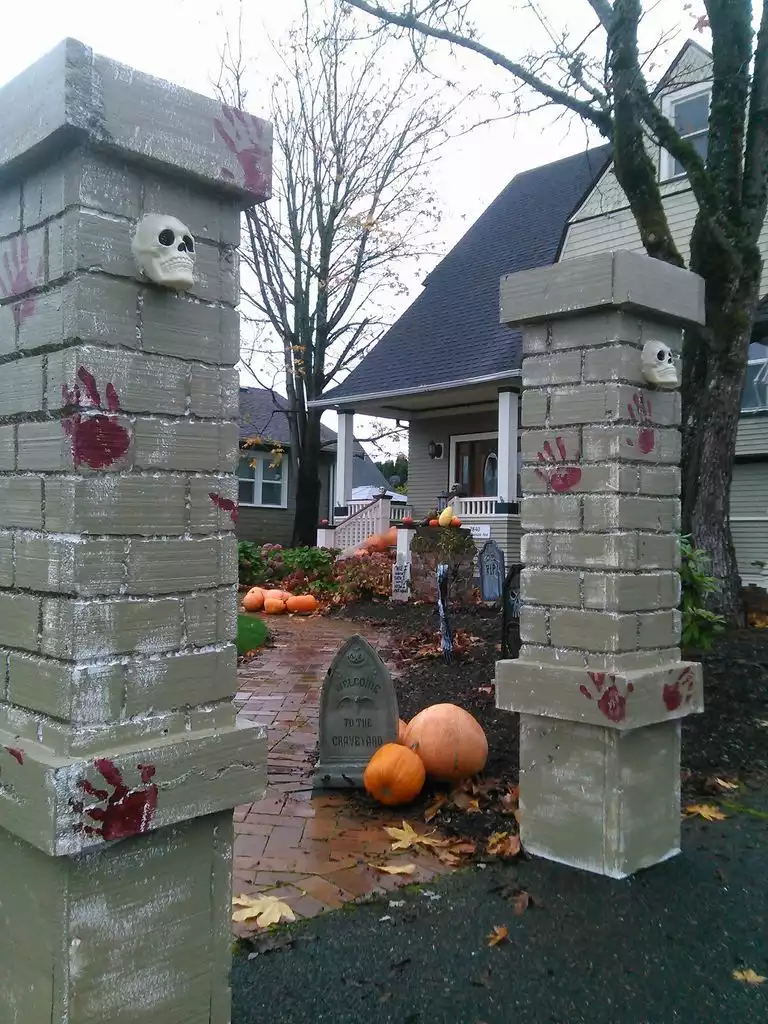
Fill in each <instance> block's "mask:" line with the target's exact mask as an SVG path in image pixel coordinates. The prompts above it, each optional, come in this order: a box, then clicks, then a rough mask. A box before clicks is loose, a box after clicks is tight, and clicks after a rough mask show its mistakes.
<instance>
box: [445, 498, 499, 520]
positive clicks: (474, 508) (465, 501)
mask: <svg viewBox="0 0 768 1024" xmlns="http://www.w3.org/2000/svg"><path fill="white" fill-rule="evenodd" d="M496 501H497V499H496V498H455V499H454V501H453V507H454V509H456V511H457V515H458V516H459V518H460V519H465V518H469V517H472V516H495V515H496ZM457 505H458V509H457V508H456V506H457Z"/></svg>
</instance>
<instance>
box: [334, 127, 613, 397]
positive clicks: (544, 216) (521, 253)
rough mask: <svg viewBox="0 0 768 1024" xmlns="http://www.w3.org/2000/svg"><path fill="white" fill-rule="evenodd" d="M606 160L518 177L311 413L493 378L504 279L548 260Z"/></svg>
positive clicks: (505, 339)
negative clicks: (382, 396) (379, 396)
mask: <svg viewBox="0 0 768 1024" xmlns="http://www.w3.org/2000/svg"><path fill="white" fill-rule="evenodd" d="M609 156H610V147H609V146H599V147H596V148H594V149H590V150H587V151H586V152H582V153H579V154H577V155H576V156H570V157H565V158H564V159H563V160H557V161H555V162H554V163H551V164H545V165H544V166H543V167H536V168H534V169H533V170H530V171H524V172H523V173H522V174H518V175H517V176H516V177H515V178H513V179H512V181H511V182H510V183H509V185H507V187H506V188H505V189H504V190H503V191H502V192H501V193H500V194H499V195H498V196H497V197H496V199H495V200H494V201H493V202H492V203H491V205H490V206H489V207H488V208H487V209H486V210H485V211H484V212H483V213H482V214H481V215H480V217H479V218H478V219H477V220H476V221H475V223H474V224H473V225H472V226H471V227H470V228H469V230H468V231H467V232H466V234H465V235H464V236H463V237H462V238H461V239H460V240H459V241H458V242H457V243H456V245H455V246H454V247H453V249H452V250H451V251H450V252H449V253H448V255H447V256H445V257H444V258H443V259H442V260H441V261H440V263H438V265H437V266H436V267H435V269H434V270H433V271H432V272H431V273H430V274H429V276H428V277H427V279H426V281H425V283H424V289H423V290H422V291H421V292H420V294H419V295H418V296H417V297H416V299H415V300H414V302H413V303H411V305H410V306H409V307H408V309H406V311H405V312H404V313H403V314H402V316H401V317H400V318H399V319H398V320H397V321H396V322H395V323H394V324H393V326H392V327H391V328H390V329H389V330H388V331H387V333H386V334H385V335H384V336H383V337H382V338H381V340H380V341H379V342H378V344H377V345H376V346H375V347H374V348H373V349H372V350H371V352H370V353H369V354H368V355H367V356H366V357H365V359H363V360H362V361H361V362H360V363H359V364H358V365H357V366H356V367H355V369H354V370H353V371H352V372H351V373H350V375H349V376H348V377H347V378H346V380H345V381H343V383H342V384H340V385H339V386H338V387H337V388H334V389H333V390H332V391H329V392H327V394H325V395H323V397H322V399H319V400H318V401H317V402H315V403H314V404H315V405H323V406H331V405H335V404H337V403H342V404H343V403H345V402H350V401H353V400H354V399H355V398H358V399H360V398H362V397H363V396H366V397H368V396H375V395H377V394H386V395H393V394H397V393H398V392H400V391H402V392H411V393H412V392H413V391H414V390H415V389H421V388H434V387H446V386H448V385H451V384H462V383H465V382H467V381H471V380H478V379H483V378H488V377H489V378H494V377H501V376H503V375H504V372H505V371H506V373H507V374H509V373H514V371H516V370H518V369H519V367H520V333H519V331H514V330H510V328H509V327H507V326H506V325H504V324H501V323H499V281H500V279H501V277H502V275H503V274H509V273H515V272H517V271H520V270H532V269H533V268H534V267H542V266H548V265H549V264H551V263H554V262H555V260H556V259H557V254H558V249H559V246H560V240H561V238H562V236H563V234H564V232H565V229H566V226H567V223H568V219H569V217H570V215H571V214H572V213H573V211H574V209H575V208H576V207H577V206H578V204H579V203H580V202H581V200H582V199H583V198H584V195H585V193H586V192H587V191H588V189H589V188H590V187H591V186H592V185H593V184H594V182H595V181H596V179H597V178H598V176H599V174H600V173H601V171H602V170H603V168H604V167H605V165H606V163H607V161H608V159H609Z"/></svg>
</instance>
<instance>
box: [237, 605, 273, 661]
mask: <svg viewBox="0 0 768 1024" xmlns="http://www.w3.org/2000/svg"><path fill="white" fill-rule="evenodd" d="M268 637H269V630H268V629H267V624H266V623H265V622H264V620H263V619H259V618H257V617H256V616H255V615H238V616H237V653H238V654H240V655H243V654H247V653H248V652H249V651H255V650H257V648H259V647H263V646H264V644H265V643H266V642H267V638H268Z"/></svg>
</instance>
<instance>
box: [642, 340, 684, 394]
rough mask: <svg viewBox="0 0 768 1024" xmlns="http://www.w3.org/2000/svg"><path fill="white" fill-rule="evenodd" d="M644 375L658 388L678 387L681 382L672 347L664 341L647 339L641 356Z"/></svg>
mask: <svg viewBox="0 0 768 1024" xmlns="http://www.w3.org/2000/svg"><path fill="white" fill-rule="evenodd" d="M641 367H642V371H643V376H644V377H645V379H646V380H647V381H648V383H649V384H655V385H656V387H657V388H676V387H677V386H678V384H679V383H680V380H679V378H678V375H677V367H676V366H675V360H674V358H673V356H672V349H671V348H670V347H669V345H665V344H664V342H663V341H646V343H645V344H644V345H643V353H642V356H641Z"/></svg>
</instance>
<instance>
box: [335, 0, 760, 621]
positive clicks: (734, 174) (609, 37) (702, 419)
mask: <svg viewBox="0 0 768 1024" xmlns="http://www.w3.org/2000/svg"><path fill="white" fill-rule="evenodd" d="M347 2H348V3H349V4H350V6H352V7H356V8H358V9H359V10H360V11H364V12H366V13H368V14H369V15H372V16H374V17H375V18H378V19H379V20H380V27H381V23H382V22H383V23H384V24H385V25H386V26H388V27H389V28H390V31H396V32H399V33H401V34H406V35H408V36H409V37H410V38H411V39H412V40H413V41H414V44H415V45H416V46H417V47H418V46H419V45H421V43H422V41H423V39H424V38H425V37H426V38H429V37H431V38H433V39H439V40H442V41H443V42H444V43H445V44H447V45H449V46H451V47H454V48H458V49H462V50H464V51H470V52H472V53H474V54H476V55H478V56H480V57H481V58H483V59H485V60H487V61H490V62H491V63H492V64H494V65H497V66H498V67H499V68H502V69H503V70H504V71H506V72H508V73H509V75H511V76H512V78H511V81H512V82H513V83H514V86H515V88H516V89H523V90H529V91H532V92H533V93H536V94H538V96H539V97H543V98H544V100H546V101H547V102H549V103H551V104H553V105H554V106H558V107H560V108H563V109H565V110H567V111H571V112H573V113H575V114H578V115H579V116H580V117H581V118H582V119H583V120H584V122H585V123H586V124H587V125H588V126H590V127H591V128H594V129H597V131H598V132H599V133H600V135H602V136H603V137H604V138H605V139H607V140H608V141H609V142H610V144H611V147H612V156H613V165H614V171H615V175H616V178H617V179H618V182H619V184H620V185H621V187H622V189H623V191H624V193H625V195H626V198H627V201H628V204H629V207H630V209H631V211H632V214H633V216H634V219H635V222H636V224H637V227H638V230H639V233H640V238H641V240H642V243H643V245H644V247H645V249H646V252H647V253H648V255H649V256H652V257H655V258H656V259H660V260H664V261H666V262H669V263H671V264H673V265H675V266H680V267H682V266H684V265H685V262H684V259H683V257H682V255H681V252H680V248H679V246H678V244H677V242H676V241H675V239H674V238H673V235H672V232H671V230H670V225H669V221H668V218H667V214H666V211H665V207H664V203H663V195H662V189H661V188H660V185H659V180H658V173H657V166H656V162H655V160H654V159H653V158H652V152H653V150H652V148H651V146H652V145H657V146H660V147H661V148H663V149H665V150H666V151H667V152H668V153H669V154H670V155H671V156H672V157H673V158H674V159H675V160H676V161H677V162H678V163H679V165H680V166H681V167H682V169H683V170H684V172H685V174H686V175H687V178H688V182H689V184H690V188H691V191H692V193H693V196H694V197H695V200H696V203H697V207H698V209H697V215H696V220H695V224H694V227H693V231H692V235H691V238H690V259H689V261H688V267H689V268H690V269H691V270H693V271H695V272H696V273H698V274H700V275H701V276H702V277H703V278H704V280H705V282H706V325H705V326H704V327H703V328H701V329H691V330H689V331H688V332H687V334H686V339H685V346H684V358H683V460H682V465H683V529H684V531H685V532H686V533H690V534H692V536H693V540H694V543H695V545H696V546H697V547H701V548H704V549H705V550H706V551H707V552H708V553H709V555H710V556H711V558H712V564H713V567H714V571H715V573H716V575H717V576H718V577H719V578H720V580H721V583H722V589H721V592H720V594H719V597H718V598H717V599H716V605H718V606H719V607H720V609H721V610H722V611H724V612H726V613H728V614H730V615H733V616H737V615H738V614H739V611H740V607H739V606H740V601H739V586H740V581H739V575H738V568H737V564H736V557H735V552H734V547H733V540H732V537H731V532H730V525H729V518H728V502H729V491H730V486H731V479H732V472H733V462H734V455H735V448H736V431H737V426H738V420H739V411H740V402H741V394H742V389H743V385H744V378H745V373H746V365H747V357H748V350H749V344H750V338H751V334H752V328H753V324H754V317H755V310H756V307H757V304H758V301H759V299H760V280H761V274H762V266H763V260H762V256H761V252H760V247H759V236H760V232H761V230H762V227H763V223H764V221H765V216H766V197H767V195H768V0H763V3H762V4H761V5H760V7H761V17H760V26H759V30H758V32H757V35H756V36H755V33H754V31H753V28H752V19H753V8H752V3H751V0H699V2H703V6H702V8H701V11H700V14H699V12H697V11H696V10H695V9H694V7H693V4H691V3H685V4H683V5H682V7H681V13H682V16H683V17H684V18H686V17H690V18H691V19H692V27H694V28H697V29H699V30H702V29H709V31H710V33H711V37H712V64H711V72H710V74H711V82H712V91H711V101H710V112H709V134H708V148H707V153H706V156H705V157H702V156H701V155H700V153H699V151H698V150H697V149H696V148H695V147H694V145H693V144H692V143H691V142H690V141H689V140H687V139H685V138H682V137H681V136H680V134H679V133H678V131H677V130H676V129H675V126H674V125H673V124H672V123H671V122H670V120H668V119H667V117H666V116H665V115H664V113H663V111H662V108H661V106H660V104H659V103H658V102H657V98H656V96H655V95H654V88H653V85H652V84H651V82H650V81H649V79H650V77H651V74H652V64H651V62H650V61H649V60H648V59H647V54H643V53H642V52H641V46H640V43H639V31H640V30H641V29H642V20H643V18H644V16H645V15H646V14H647V13H648V12H649V11H650V10H651V8H652V7H653V6H655V5H654V4H653V3H651V2H648V3H646V4H643V3H642V0H584V4H585V6H584V11H585V12H586V13H587V14H588V15H589V14H590V11H589V10H588V8H587V6H586V5H587V4H588V7H589V8H591V15H592V16H594V22H593V25H592V28H591V30H590V31H588V32H587V33H586V34H585V35H584V36H583V37H582V38H580V39H579V38H576V37H573V36H572V35H570V34H569V33H568V32H567V31H565V30H564V29H562V27H561V25H560V23H561V22H563V21H564V19H565V17H566V14H567V13H569V12H572V7H571V6H570V5H568V8H567V10H566V5H562V11H561V13H558V15H557V18H556V19H549V20H548V19H547V16H546V13H545V11H544V9H543V7H542V6H541V3H540V0H529V2H528V3H527V4H526V5H525V6H526V7H527V8H528V12H529V13H530V12H531V11H532V12H533V13H534V14H535V15H536V16H537V18H538V20H539V23H540V25H541V26H543V27H544V28H545V30H546V34H547V37H548V39H549V43H548V44H547V45H546V46H545V47H544V48H543V49H541V50H540V51H539V52H537V53H534V54H531V53H528V54H526V53H523V52H521V53H520V55H519V56H515V52H514V51H515V44H514V42H513V40H515V39H516V38H519V37H520V35H521V33H519V32H518V33H516V32H515V25H514V24H513V22H512V20H510V25H509V34H508V45H507V46H498V47H497V46H490V45H487V44H486V43H485V42H484V41H483V40H482V38H481V36H480V34H479V31H478V29H477V27H476V26H475V25H473V24H472V22H471V21H470V17H471V15H472V13H473V3H472V0H422V2H421V3H418V2H415V0H413V2H412V0H409V2H407V3H405V2H403V0H391V2H389V3H384V2H381V3H379V2H375V0H347ZM475 9H476V8H475ZM518 13H519V8H518ZM697 14H699V16H697ZM515 16H516V15H515V14H510V19H513V18H514V17H515ZM649 143H650V145H649ZM682 241H687V240H682Z"/></svg>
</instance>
